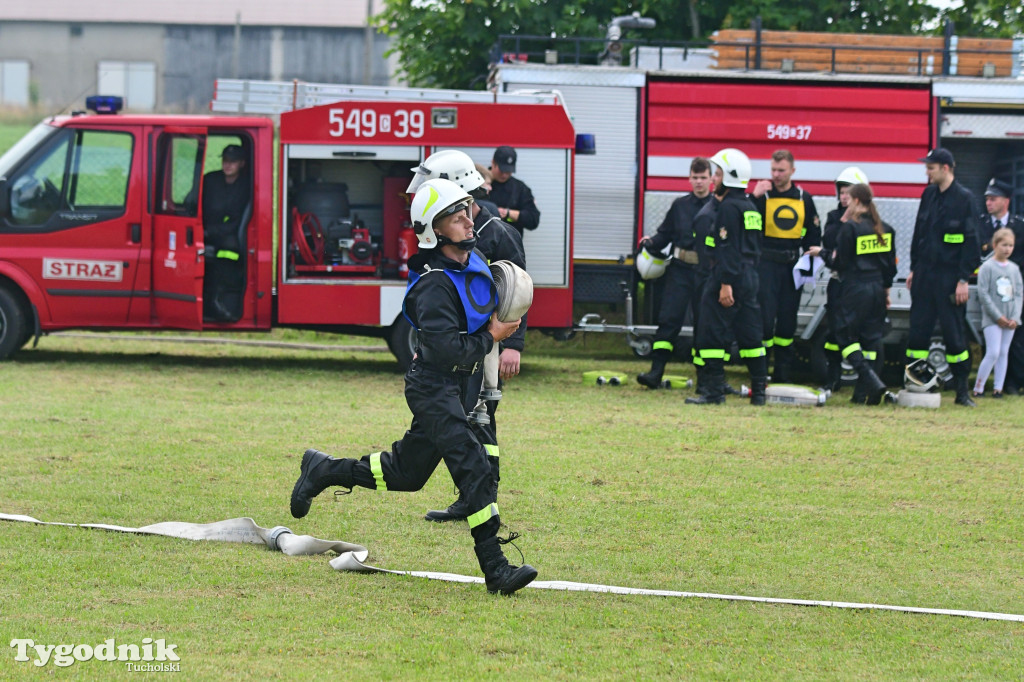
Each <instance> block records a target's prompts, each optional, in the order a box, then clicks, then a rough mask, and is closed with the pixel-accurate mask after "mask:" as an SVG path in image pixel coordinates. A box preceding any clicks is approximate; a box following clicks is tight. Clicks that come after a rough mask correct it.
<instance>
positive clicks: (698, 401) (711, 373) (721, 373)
mask: <svg viewBox="0 0 1024 682" xmlns="http://www.w3.org/2000/svg"><path fill="white" fill-rule="evenodd" d="M712 362H716V361H708V362H707V364H706V365H705V366H704V380H705V387H704V392H703V393H700V394H698V395H697V396H696V397H693V398H687V399H686V400H685V401H684V402H685V403H686V404H687V405H721V404H723V403H724V402H725V368H724V367H722V366H721V365H720V364H719V365H718V366H713V365H712V364H711V363H712ZM717 362H719V363H721V361H720V360H719V361H717Z"/></svg>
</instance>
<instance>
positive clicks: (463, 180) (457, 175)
mask: <svg viewBox="0 0 1024 682" xmlns="http://www.w3.org/2000/svg"><path fill="white" fill-rule="evenodd" d="M409 170H411V171H412V172H413V173H415V175H414V176H413V177H412V180H411V181H410V182H409V187H408V188H407V189H406V190H405V192H406V194H413V193H415V192H416V190H418V189H419V187H420V185H422V184H423V183H424V182H426V181H427V180H434V179H435V178H442V179H444V180H451V181H452V182H454V183H455V184H456V185H458V186H459V187H461V188H462V189H464V190H466V191H467V192H472V191H473V190H475V189H476V188H478V187H480V186H481V185H483V184H484V176H482V175H480V171H478V170H477V169H476V164H475V163H473V159H471V158H469V155H467V154H465V153H464V152H460V151H458V150H457V149H442V150H441V151H439V152H434V153H433V154H431V155H430V156H428V157H427V158H426V159H425V160H424V161H423V163H421V164H420V165H418V166H416V167H415V168H410V169H409Z"/></svg>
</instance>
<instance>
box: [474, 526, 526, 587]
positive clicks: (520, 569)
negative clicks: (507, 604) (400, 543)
mask: <svg viewBox="0 0 1024 682" xmlns="http://www.w3.org/2000/svg"><path fill="white" fill-rule="evenodd" d="M473 549H474V550H475V551H476V558H477V561H479V562H480V570H481V571H483V574H484V581H485V582H486V583H487V591H488V592H490V593H491V594H495V593H497V592H501V594H502V595H503V596H506V597H507V596H508V595H510V594H512V593H513V592H516V591H518V590H521V589H522V588H524V587H526V586H527V585H529V584H530V583H532V582H533V579H534V578H536V577H537V569H535V568H534V567H533V566H530V565H528V564H523V565H522V566H513V565H511V564H509V563H508V559H506V558H505V554H504V552H502V551H501V546H500V545H499V544H498V538H497V537H489V538H487V539H486V540H484V541H482V542H478V543H477V544H476V546H475V547H474V548H473Z"/></svg>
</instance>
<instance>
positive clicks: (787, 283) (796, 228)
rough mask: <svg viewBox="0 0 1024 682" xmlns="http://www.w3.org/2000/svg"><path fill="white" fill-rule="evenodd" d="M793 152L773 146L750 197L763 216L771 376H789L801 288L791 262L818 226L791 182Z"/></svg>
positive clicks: (815, 237)
mask: <svg viewBox="0 0 1024 682" xmlns="http://www.w3.org/2000/svg"><path fill="white" fill-rule="evenodd" d="M795 170H796V166H795V165H794V161H793V154H791V153H790V152H789V151H787V150H785V149H779V150H778V151H776V152H774V153H773V154H772V162H771V173H772V179H771V180H761V181H760V182H758V183H757V185H755V186H754V191H753V192H751V196H752V197H753V198H754V203H755V204H756V205H757V208H758V210H760V211H761V216H762V219H763V220H764V241H763V242H762V245H761V247H762V248H761V262H760V265H758V269H757V274H758V277H759V278H760V282H759V283H760V294H759V303H760V305H761V314H762V315H763V316H764V346H765V348H768V349H772V354H773V355H774V357H775V367H774V369H773V371H772V379H773V380H774V381H776V382H781V383H785V382H787V381H790V380H791V379H792V376H791V367H792V363H793V337H794V336H795V334H796V318H797V309H798V308H799V307H800V293H801V290H800V289H798V288H796V286H794V284H793V266H794V265H796V262H797V260H799V259H800V254H801V251H806V250H807V249H808V248H809V247H811V246H817V245H819V244H821V226H820V224H819V221H818V211H817V209H815V207H814V199H813V198H812V197H811V195H810V194H809V193H807V192H805V191H804V190H803V189H801V188H800V187H797V186H796V185H794V184H793V181H792V177H793V172H794V171H795Z"/></svg>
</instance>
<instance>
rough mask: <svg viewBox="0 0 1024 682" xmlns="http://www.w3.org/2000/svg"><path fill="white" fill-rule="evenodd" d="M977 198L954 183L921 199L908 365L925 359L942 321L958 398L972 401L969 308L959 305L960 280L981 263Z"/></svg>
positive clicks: (912, 254)
mask: <svg viewBox="0 0 1024 682" xmlns="http://www.w3.org/2000/svg"><path fill="white" fill-rule="evenodd" d="M978 214H979V211H978V209H977V204H976V201H975V198H974V195H973V194H972V193H971V191H970V190H968V189H966V188H965V187H964V186H963V185H961V184H960V183H959V182H957V181H956V180H954V181H953V182H952V184H951V185H950V186H949V187H948V188H946V191H945V192H941V191H939V187H938V185H935V184H931V185H928V187H926V188H925V190H924V193H923V194H922V195H921V204H920V206H919V207H918V209H917V221H916V222H915V224H914V238H913V241H912V243H911V247H910V270H911V272H912V273H913V276H914V277H913V281H912V282H911V291H910V294H911V304H910V332H909V336H908V340H907V361H908V362H912V361H914V360H918V359H922V358H927V357H928V348H929V346H930V344H931V338H932V331H933V330H934V329H935V322H936V320H938V322H939V324H940V325H941V326H942V338H943V342H944V343H945V344H946V361H947V362H948V363H949V367H950V370H951V371H952V374H953V378H954V379H955V381H956V387H957V399H958V400H959V399H960V397H961V394H962V395H963V398H964V399H965V400H967V401H969V400H970V396H969V394H968V388H967V378H968V374H969V373H970V371H971V361H970V355H969V354H968V352H967V337H966V333H965V331H966V330H965V326H966V323H965V321H964V311H965V309H966V306H958V305H956V301H955V298H954V297H955V293H956V287H957V283H958V282H965V283H966V282H967V281H968V279H969V278H970V277H971V276H972V275H973V274H974V271H975V270H976V269H977V267H978V264H979V262H980V260H981V257H980V250H979V246H978V228H977V216H978Z"/></svg>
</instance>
